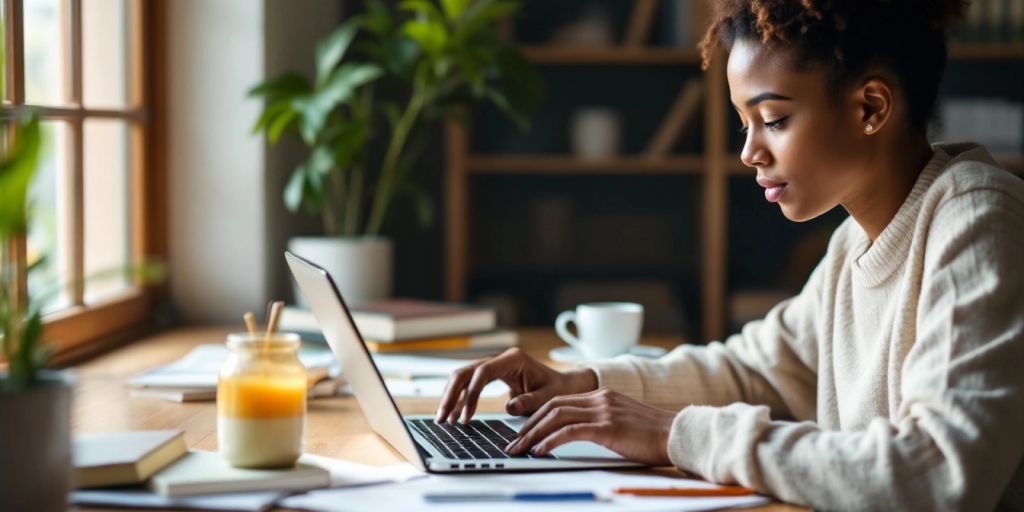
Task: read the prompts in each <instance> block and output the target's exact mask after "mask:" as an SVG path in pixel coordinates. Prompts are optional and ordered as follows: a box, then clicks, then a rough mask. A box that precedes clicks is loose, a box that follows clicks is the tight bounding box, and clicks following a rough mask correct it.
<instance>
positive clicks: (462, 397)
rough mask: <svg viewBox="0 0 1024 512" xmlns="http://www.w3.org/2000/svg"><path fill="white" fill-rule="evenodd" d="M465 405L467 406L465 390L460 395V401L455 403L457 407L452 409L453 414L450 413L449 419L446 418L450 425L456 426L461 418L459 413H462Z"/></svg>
mask: <svg viewBox="0 0 1024 512" xmlns="http://www.w3.org/2000/svg"><path fill="white" fill-rule="evenodd" d="M465 405H466V390H465V389H463V390H462V391H461V392H460V393H459V399H458V401H457V402H456V403H455V407H453V408H452V412H450V413H448V417H447V418H446V420H447V421H448V424H450V425H453V424H455V420H456V419H458V417H459V411H461V410H462V408H463V407H464V406H465Z"/></svg>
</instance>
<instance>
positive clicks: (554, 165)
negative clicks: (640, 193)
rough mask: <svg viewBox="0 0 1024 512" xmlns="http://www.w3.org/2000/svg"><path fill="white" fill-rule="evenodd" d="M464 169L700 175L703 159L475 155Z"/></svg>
mask: <svg viewBox="0 0 1024 512" xmlns="http://www.w3.org/2000/svg"><path fill="white" fill-rule="evenodd" d="M466 167H467V168H468V170H469V172H470V173H474V174H626V173H630V174H636V173H641V174H699V173H700V172H701V170H702V169H703V167H704V158H703V157H701V156H692V155H673V156H666V157H662V158H653V157H652V158H648V157H645V156H616V157H608V158H600V159H586V158H580V157H576V156H571V155H481V154H476V155H470V156H469V158H468V159H467V161H466Z"/></svg>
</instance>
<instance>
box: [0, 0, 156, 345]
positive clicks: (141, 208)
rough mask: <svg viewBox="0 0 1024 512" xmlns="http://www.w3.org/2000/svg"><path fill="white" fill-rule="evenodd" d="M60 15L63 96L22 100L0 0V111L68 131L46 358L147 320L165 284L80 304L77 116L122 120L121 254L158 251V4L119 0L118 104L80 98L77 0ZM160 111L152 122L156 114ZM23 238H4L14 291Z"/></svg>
mask: <svg viewBox="0 0 1024 512" xmlns="http://www.w3.org/2000/svg"><path fill="white" fill-rule="evenodd" d="M67 2H68V3H67V8H68V11H67V16H66V18H67V19H65V20H64V23H63V27H62V28H63V30H62V40H63V41H64V44H66V45H67V46H66V48H67V49H68V50H69V51H68V55H67V56H66V59H68V61H66V62H64V63H63V65H64V67H65V69H66V70H67V72H68V73H69V74H70V76H69V77H68V78H67V80H68V81H67V83H68V84H69V86H70V94H69V95H68V101H67V104H66V105H64V106H60V107H54V106H41V105H30V104H26V102H25V84H24V81H25V61H24V16H23V13H24V11H23V8H24V1H23V0H7V1H6V3H5V5H4V8H5V12H4V23H5V25H6V26H5V31H4V33H5V37H6V41H5V45H4V47H5V51H6V52H7V57H8V58H7V59H5V61H6V65H5V69H4V70H3V71H2V72H3V73H5V83H6V84H7V88H6V89H7V90H6V91H4V92H3V95H4V97H3V101H2V103H0V116H3V117H6V118H10V117H13V116H17V115H19V114H20V113H21V112H22V111H24V110H26V109H31V110H33V111H34V112H36V113H37V114H38V115H39V117H40V119H41V120H43V121H60V122H64V123H66V126H67V129H68V139H69V150H70V151H69V160H70V163H69V166H70V177H71V180H70V182H71V186H70V191H71V200H72V203H73V204H72V205H71V208H70V211H71V215H70V219H68V220H69V231H70V240H64V241H63V243H65V244H67V246H68V250H69V252H70V254H71V267H72V268H71V275H70V276H69V278H70V279H69V281H70V284H69V286H68V290H67V293H68V296H69V298H70V301H71V304H72V305H71V306H69V307H67V308H63V309H61V310H59V311H56V312H54V313H52V314H49V315H46V317H44V339H45V340H46V341H48V342H49V343H52V344H53V347H54V348H55V349H56V352H57V354H56V356H57V357H56V359H55V360H56V362H58V363H60V362H61V361H62V360H70V359H71V358H73V357H75V356H74V355H78V354H85V353H90V352H93V351H96V350H100V349H102V347H103V346H105V345H106V344H105V343H104V341H109V340H111V339H113V338H116V337H118V335H119V334H123V333H126V332H130V331H132V330H139V329H141V328H144V327H145V326H146V325H147V324H150V323H151V322H150V318H151V316H152V315H151V313H152V311H153V308H154V305H155V303H156V301H157V299H159V298H160V297H161V296H163V295H164V294H165V292H166V290H165V286H164V285H150V284H145V283H142V282H138V281H136V282H135V283H133V284H132V286H131V288H130V289H128V290H126V291H124V292H122V293H119V294H117V295H114V296H111V297H107V298H104V299H103V300H101V301H98V302H95V303H90V304H86V303H85V286H84V282H83V279H82V278H83V276H84V271H85V270H84V264H85V245H84V237H83V234H84V230H85V225H84V222H85V219H84V217H85V216H84V204H83V203H84V194H85V190H84V186H85V184H84V170H83V161H84V146H83V134H84V126H85V122H86V121H87V120H92V119H114V120H119V121H124V122H126V123H127V126H128V130H129V134H130V135H129V141H128V147H129V160H128V168H129V171H128V172H129V178H128V179H129V183H130V191H129V194H130V197H129V217H130V226H131V227H130V236H131V240H130V244H131V245H130V259H131V261H132V262H133V263H139V262H143V261H152V260H157V261H166V256H167V242H166V238H167V235H166V231H167V230H166V213H165V211H166V198H165V197H164V192H163V190H165V187H164V183H165V181H166V180H165V178H164V177H165V168H164V166H163V158H164V155H165V154H166V152H165V149H164V146H163V144H164V139H165V136H164V134H165V133H166V131H165V128H164V127H163V125H162V119H164V116H163V111H164V109H163V105H164V101H165V100H164V98H165V97H166V94H165V92H164V90H163V83H164V80H163V78H164V75H165V73H164V70H163V69H162V67H161V66H160V64H161V63H162V62H163V59H162V56H163V54H164V47H163V41H164V27H163V24H162V22H159V20H162V19H163V16H161V14H162V13H163V12H165V9H166V7H165V3H164V0H127V3H128V5H129V6H130V8H129V9H128V10H127V14H128V16H129V17H128V18H127V21H128V31H129V32H128V33H129V36H128V46H127V51H128V58H129V59H130V63H129V65H128V69H127V73H128V80H129V86H128V88H127V104H126V106H125V107H123V108H122V109H109V108H104V109H95V108H86V107H85V106H84V105H83V101H82V100H83V98H82V96H83V85H82V84H83V80H82V76H83V57H82V0H67ZM157 120H160V122H157ZM26 242H27V241H26V239H25V238H24V237H21V238H19V239H17V240H15V241H14V243H13V244H12V246H11V247H8V248H7V251H8V254H7V255H6V256H7V261H8V262H11V263H12V264H13V266H14V269H15V270H16V271H17V275H18V283H17V285H16V288H17V291H18V294H19V295H20V296H24V294H25V293H26V290H27V273H26V272H25V268H26Z"/></svg>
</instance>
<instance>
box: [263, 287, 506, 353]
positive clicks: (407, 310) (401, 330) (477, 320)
mask: <svg viewBox="0 0 1024 512" xmlns="http://www.w3.org/2000/svg"><path fill="white" fill-rule="evenodd" d="M350 312H351V314H352V319H353V320H354V321H355V324H356V327H357V328H358V329H359V332H360V334H361V335H362V336H363V341H364V342H365V343H366V347H367V348H368V349H369V350H370V351H371V352H374V353H396V352H401V353H417V354H421V353H443V354H445V355H454V354H466V355H475V356H480V355H485V354H488V353H495V352H500V351H502V350H504V349H507V348H510V347H514V346H515V345H516V343H517V342H518V337H517V336H516V333H515V332H513V331H508V330H503V329H498V328H497V317H496V313H495V310H494V308H491V307H486V306H471V305H466V304H455V303H449V302H431V301H424V300H419V299H387V300H382V301H378V302H372V303H367V304H361V305H358V306H354V307H352V308H351V311H350ZM278 325H279V327H280V329H281V330H282V331H288V332H296V333H299V334H300V335H301V336H302V337H303V338H304V339H317V340H323V339H324V337H323V333H322V331H321V330H320V325H319V324H318V323H317V321H316V318H315V317H314V316H313V313H312V312H310V311H308V310H305V309H302V308H297V307H286V308H284V310H283V311H282V312H281V320H280V322H279V324H278Z"/></svg>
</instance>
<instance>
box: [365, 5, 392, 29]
mask: <svg viewBox="0 0 1024 512" xmlns="http://www.w3.org/2000/svg"><path fill="white" fill-rule="evenodd" d="M363 26H364V27H366V29H367V30H369V31H370V33H371V34H374V35H376V36H384V35H385V34H389V33H391V32H393V31H394V26H395V24H394V20H393V19H392V17H391V10H389V9H388V7H387V6H386V5H384V2H381V1H380V0H369V1H368V2H366V14H364V15H363Z"/></svg>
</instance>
